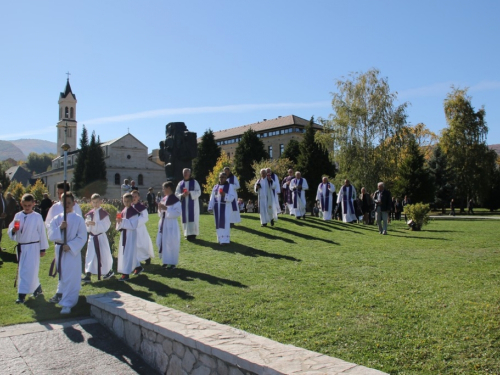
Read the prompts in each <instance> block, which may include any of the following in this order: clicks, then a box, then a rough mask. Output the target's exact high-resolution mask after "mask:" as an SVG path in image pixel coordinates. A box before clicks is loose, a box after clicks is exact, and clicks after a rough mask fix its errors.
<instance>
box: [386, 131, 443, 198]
mask: <svg viewBox="0 0 500 375" xmlns="http://www.w3.org/2000/svg"><path fill="white" fill-rule="evenodd" d="M392 195H393V196H394V197H400V198H403V197H404V196H405V195H407V196H408V197H410V198H411V200H412V202H413V203H418V202H423V203H428V202H431V201H432V200H433V197H434V186H433V184H432V181H431V178H430V173H429V170H428V169H426V168H425V158H424V155H423V153H422V151H421V150H420V148H419V147H418V144H417V142H416V140H415V138H410V141H409V144H408V154H407V156H406V158H405V159H403V161H402V162H401V165H400V167H399V169H398V174H397V179H396V181H395V184H394V189H393V191H392Z"/></svg>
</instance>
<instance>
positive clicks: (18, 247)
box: [14, 241, 40, 288]
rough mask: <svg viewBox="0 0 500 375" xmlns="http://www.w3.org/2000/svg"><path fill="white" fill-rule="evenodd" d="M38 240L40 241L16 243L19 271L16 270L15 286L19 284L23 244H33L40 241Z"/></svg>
mask: <svg viewBox="0 0 500 375" xmlns="http://www.w3.org/2000/svg"><path fill="white" fill-rule="evenodd" d="M38 242H40V241H34V242H25V243H18V244H17V245H16V250H17V272H16V279H15V280H14V288H15V287H16V286H17V278H18V277H19V265H20V263H21V246H23V245H31V244H34V243H38Z"/></svg>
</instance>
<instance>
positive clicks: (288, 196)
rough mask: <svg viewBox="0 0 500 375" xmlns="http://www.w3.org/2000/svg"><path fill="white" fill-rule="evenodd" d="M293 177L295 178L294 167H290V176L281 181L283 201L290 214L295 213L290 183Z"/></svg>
mask: <svg viewBox="0 0 500 375" xmlns="http://www.w3.org/2000/svg"><path fill="white" fill-rule="evenodd" d="M293 178H294V173H293V169H289V170H288V176H286V177H285V178H284V179H283V181H282V183H281V188H282V190H281V191H282V192H283V202H284V203H285V205H286V208H287V209H288V212H289V213H290V216H294V215H295V213H294V211H293V194H292V191H291V190H290V183H291V182H292V180H293Z"/></svg>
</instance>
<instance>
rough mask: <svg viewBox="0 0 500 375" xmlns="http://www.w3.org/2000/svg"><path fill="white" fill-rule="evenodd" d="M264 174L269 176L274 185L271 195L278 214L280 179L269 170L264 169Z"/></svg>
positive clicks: (279, 211) (279, 207)
mask: <svg viewBox="0 0 500 375" xmlns="http://www.w3.org/2000/svg"><path fill="white" fill-rule="evenodd" d="M266 172H267V174H270V175H271V178H272V179H273V181H274V182H275V183H276V189H274V193H273V200H274V205H275V206H276V212H277V213H278V214H280V213H281V206H280V197H279V195H280V194H281V184H280V179H279V177H278V175H277V174H276V173H273V171H271V168H266Z"/></svg>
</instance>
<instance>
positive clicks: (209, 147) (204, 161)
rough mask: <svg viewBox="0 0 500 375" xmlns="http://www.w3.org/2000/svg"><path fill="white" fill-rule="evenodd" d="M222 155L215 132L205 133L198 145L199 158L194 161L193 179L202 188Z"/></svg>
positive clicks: (210, 130)
mask: <svg viewBox="0 0 500 375" xmlns="http://www.w3.org/2000/svg"><path fill="white" fill-rule="evenodd" d="M220 155H221V148H220V147H219V146H218V145H217V142H216V141H215V137H214V132H213V131H212V129H208V130H206V131H205V133H203V135H202V137H201V141H200V143H198V156H197V157H196V158H195V159H194V160H193V177H194V178H195V179H196V180H197V181H198V183H199V184H200V186H203V185H205V184H206V183H207V176H208V175H209V173H210V171H212V170H213V169H214V167H215V164H216V163H217V159H218V158H219V157H220Z"/></svg>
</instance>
